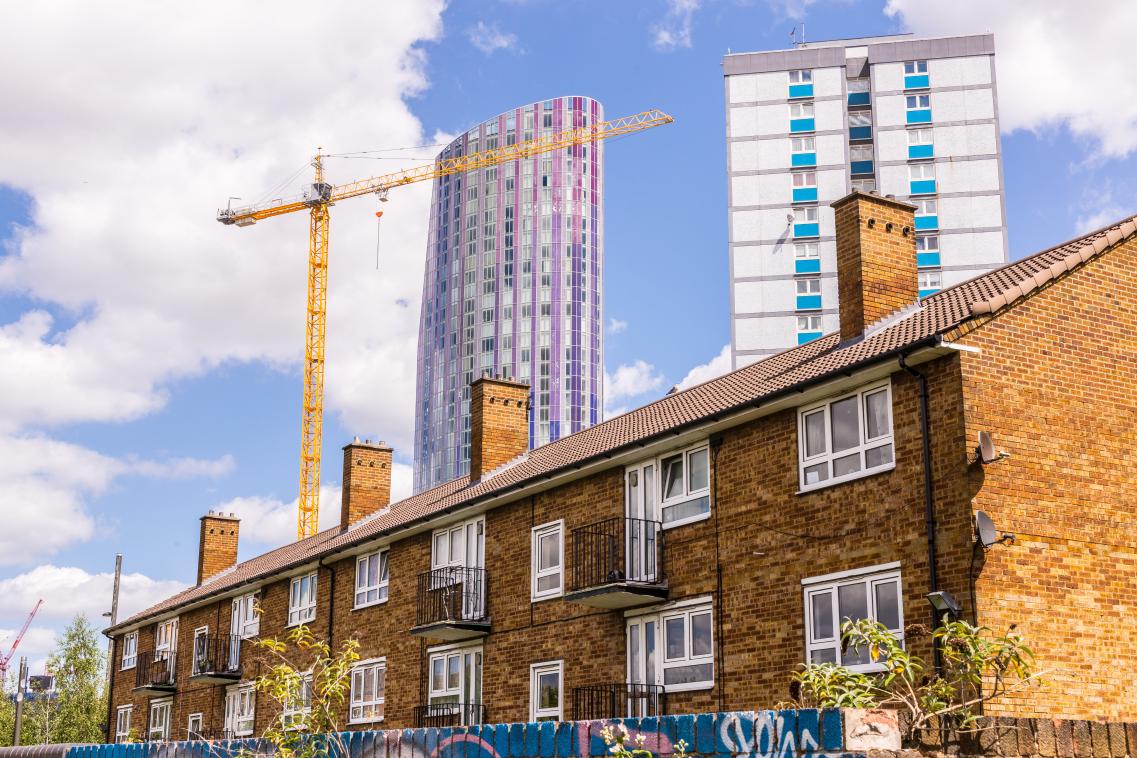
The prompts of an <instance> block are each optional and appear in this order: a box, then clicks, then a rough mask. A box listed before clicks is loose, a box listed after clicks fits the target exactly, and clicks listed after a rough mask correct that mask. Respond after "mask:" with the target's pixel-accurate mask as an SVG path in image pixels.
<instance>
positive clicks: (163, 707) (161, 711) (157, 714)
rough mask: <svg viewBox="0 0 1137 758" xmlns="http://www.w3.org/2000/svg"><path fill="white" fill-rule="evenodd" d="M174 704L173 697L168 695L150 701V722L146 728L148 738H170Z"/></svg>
mask: <svg viewBox="0 0 1137 758" xmlns="http://www.w3.org/2000/svg"><path fill="white" fill-rule="evenodd" d="M173 705H174V700H173V698H168V697H167V698H162V699H161V700H151V701H150V722H149V725H148V728H147V730H146V736H147V738H148V739H151V740H168V739H170V711H171V710H172V709H173Z"/></svg>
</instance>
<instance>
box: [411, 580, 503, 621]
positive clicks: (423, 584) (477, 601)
mask: <svg viewBox="0 0 1137 758" xmlns="http://www.w3.org/2000/svg"><path fill="white" fill-rule="evenodd" d="M488 584H489V575H488V574H487V573H486V570H485V569H482V568H468V567H465V566H448V567H446V568H438V569H433V570H431V571H427V572H426V573H423V574H419V577H418V602H417V605H416V611H415V626H427V625H431V624H441V623H447V622H453V623H458V624H478V623H486V622H488V621H489V613H488V611H487V603H486V590H487V589H488Z"/></svg>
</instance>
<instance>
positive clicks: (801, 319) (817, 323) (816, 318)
mask: <svg viewBox="0 0 1137 758" xmlns="http://www.w3.org/2000/svg"><path fill="white" fill-rule="evenodd" d="M797 331H798V334H801V333H802V332H820V331H821V316H820V315H819V314H816V313H813V314H810V315H808V316H798V317H797Z"/></svg>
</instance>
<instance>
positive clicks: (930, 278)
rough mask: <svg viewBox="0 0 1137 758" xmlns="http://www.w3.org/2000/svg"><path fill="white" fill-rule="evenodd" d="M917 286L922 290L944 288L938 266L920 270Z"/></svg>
mask: <svg viewBox="0 0 1137 758" xmlns="http://www.w3.org/2000/svg"><path fill="white" fill-rule="evenodd" d="M917 276H918V277H919V282H918V284H919V288H920V289H922V290H942V289H943V288H944V276H943V272H942V271H940V269H938V268H927V269H923V270H922V271H920V272H919V273H918V274H917Z"/></svg>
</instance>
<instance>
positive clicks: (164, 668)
mask: <svg viewBox="0 0 1137 758" xmlns="http://www.w3.org/2000/svg"><path fill="white" fill-rule="evenodd" d="M177 674H178V666H177V653H173V652H170V651H166V650H161V651H159V652H157V653H153V652H142V653H139V654H138V659H137V661H136V663H135V664H134V691H135V692H137V693H139V694H141V695H168V694H170V693H171V692H173V691H174V690H175V689H177Z"/></svg>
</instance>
